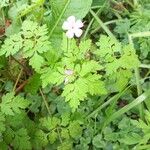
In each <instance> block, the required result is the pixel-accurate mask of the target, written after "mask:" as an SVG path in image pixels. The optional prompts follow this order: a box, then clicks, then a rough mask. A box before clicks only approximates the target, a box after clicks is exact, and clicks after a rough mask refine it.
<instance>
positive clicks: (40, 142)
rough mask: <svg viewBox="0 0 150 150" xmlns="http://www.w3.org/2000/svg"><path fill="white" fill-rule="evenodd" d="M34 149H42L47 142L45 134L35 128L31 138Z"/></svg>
mask: <svg viewBox="0 0 150 150" xmlns="http://www.w3.org/2000/svg"><path fill="white" fill-rule="evenodd" d="M31 141H32V143H33V148H34V149H42V147H45V146H46V145H47V144H48V139H47V134H46V133H44V132H43V131H42V130H40V129H37V130H36V131H35V132H34V135H33V137H32V139H31Z"/></svg>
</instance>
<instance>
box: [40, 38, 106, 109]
mask: <svg viewBox="0 0 150 150" xmlns="http://www.w3.org/2000/svg"><path fill="white" fill-rule="evenodd" d="M66 47H67V39H66V37H64V39H63V43H62V50H63V53H64V54H63V55H64V57H63V58H61V61H59V62H57V64H55V65H56V67H55V69H51V68H50V67H49V68H48V67H45V68H44V69H43V71H42V76H41V80H42V82H43V87H45V86H46V85H48V84H49V83H52V84H57V85H59V84H62V83H64V86H65V87H64V91H63V93H62V96H64V97H65V99H66V101H67V102H69V104H70V106H71V107H72V109H73V110H75V109H76V108H78V106H79V104H80V101H83V100H84V99H85V98H86V97H87V94H91V95H94V94H106V89H105V87H104V82H103V81H102V80H101V75H99V74H97V71H100V70H102V69H103V67H102V66H101V65H100V64H99V63H98V62H96V61H95V60H92V59H91V60H90V59H89V58H86V55H88V54H89V53H90V48H91V41H90V40H86V41H83V42H81V43H80V44H79V46H77V44H76V42H75V41H74V40H71V41H70V43H69V45H68V47H69V48H68V49H66ZM66 71H72V74H71V75H67V74H66V73H65V72H66Z"/></svg>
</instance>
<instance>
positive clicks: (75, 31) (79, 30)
mask: <svg viewBox="0 0 150 150" xmlns="http://www.w3.org/2000/svg"><path fill="white" fill-rule="evenodd" d="M74 33H75V36H76V37H80V36H81V35H82V33H83V31H82V30H81V29H75V30H74Z"/></svg>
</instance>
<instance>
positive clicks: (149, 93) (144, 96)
mask: <svg viewBox="0 0 150 150" xmlns="http://www.w3.org/2000/svg"><path fill="white" fill-rule="evenodd" d="M149 97H150V91H149V90H148V91H146V92H144V93H143V94H142V95H140V96H139V97H137V98H136V99H135V100H133V101H132V102H131V103H129V104H128V105H126V106H124V107H123V108H121V109H120V110H118V111H117V112H115V113H113V114H112V115H111V116H110V117H109V118H108V119H107V120H106V121H105V122H104V125H103V127H105V126H106V125H107V124H108V123H110V122H111V121H113V120H114V119H116V118H118V117H120V116H121V115H122V114H124V113H126V112H127V111H129V110H130V109H132V108H133V107H135V106H137V105H139V104H140V103H142V102H143V101H144V100H146V99H147V98H149Z"/></svg>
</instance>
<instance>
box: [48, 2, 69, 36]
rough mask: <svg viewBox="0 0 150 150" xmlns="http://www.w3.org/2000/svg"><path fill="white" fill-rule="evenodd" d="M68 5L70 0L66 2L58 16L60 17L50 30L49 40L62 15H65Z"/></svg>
mask: <svg viewBox="0 0 150 150" xmlns="http://www.w3.org/2000/svg"><path fill="white" fill-rule="evenodd" d="M69 3H70V0H68V1H67V3H66V5H65V7H64V9H63V10H62V13H61V14H60V16H59V17H58V19H57V21H56V23H55V24H54V27H53V28H52V30H51V32H50V34H49V38H50V37H51V36H52V34H53V32H54V30H55V28H56V27H57V25H58V23H59V22H60V20H61V18H62V16H63V15H64V13H65V11H66V9H67V7H68V5H69Z"/></svg>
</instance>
